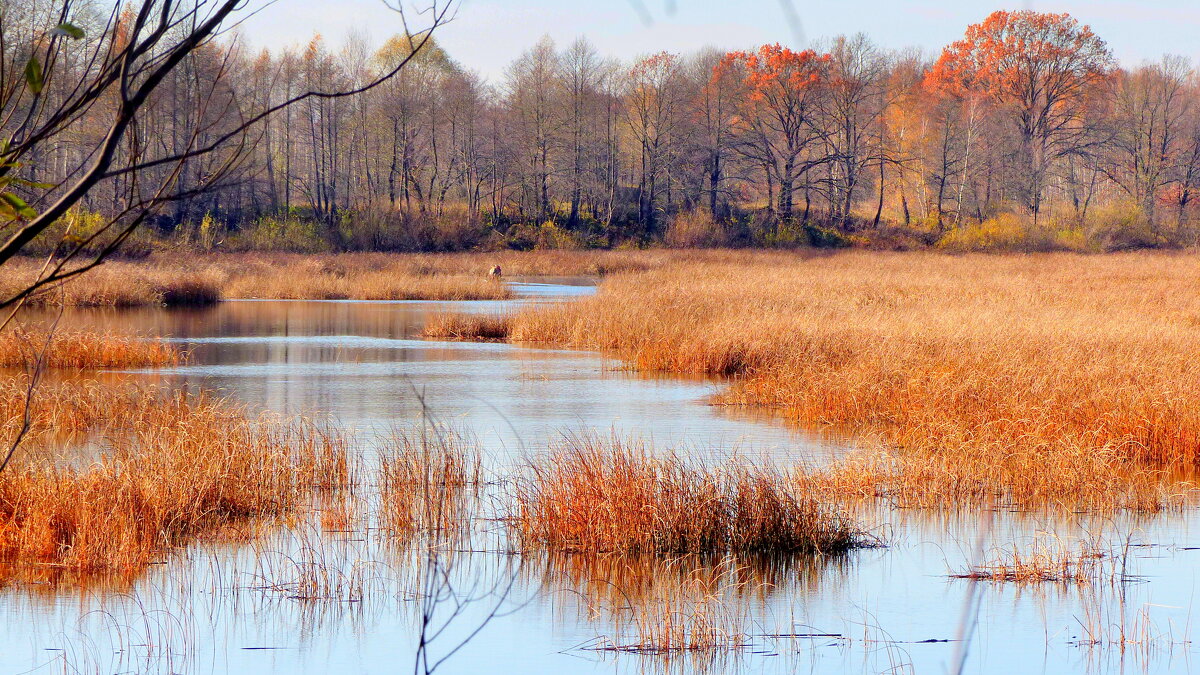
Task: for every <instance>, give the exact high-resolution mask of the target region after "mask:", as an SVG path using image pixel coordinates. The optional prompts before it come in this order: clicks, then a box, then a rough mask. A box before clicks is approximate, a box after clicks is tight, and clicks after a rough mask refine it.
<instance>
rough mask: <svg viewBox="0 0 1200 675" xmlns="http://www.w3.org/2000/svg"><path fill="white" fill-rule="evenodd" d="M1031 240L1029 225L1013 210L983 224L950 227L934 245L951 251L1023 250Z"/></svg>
mask: <svg viewBox="0 0 1200 675" xmlns="http://www.w3.org/2000/svg"><path fill="white" fill-rule="evenodd" d="M1030 243H1031V237H1030V231H1029V226H1028V225H1027V224H1026V223H1025V221H1024V219H1022V218H1021V217H1020V216H1018V215H1016V214H1014V213H1001V214H999V215H997V216H995V217H992V218H988V219H987V220H985V221H983V222H980V223H972V224H968V225H961V226H959V227H956V228H954V229H951V230H949V231H948V232H946V233H945V234H943V235H942V236H941V238H940V239H938V241H937V243H936V244H935V246H937V248H941V249H946V250H948V251H961V252H967V251H1024V250H1029V248H1030Z"/></svg>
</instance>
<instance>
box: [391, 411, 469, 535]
mask: <svg viewBox="0 0 1200 675" xmlns="http://www.w3.org/2000/svg"><path fill="white" fill-rule="evenodd" d="M379 452H380V454H379V472H380V476H381V481H380V483H381V507H380V516H381V521H382V523H383V524H384V526H385V527H387V528H388V529H390V530H391V532H392V533H393V534H394V535H395V536H396V537H398V538H400V539H402V540H406V539H409V538H411V537H413V536H414V535H417V534H425V535H428V536H430V537H432V538H433V539H436V540H451V539H459V538H461V537H462V536H465V535H466V533H467V532H469V526H470V520H471V517H472V513H473V508H472V507H473V506H474V503H475V501H476V499H477V498H478V496H479V491H480V488H481V486H482V478H481V476H482V459H481V457H482V454H481V451H480V448H479V444H478V442H477V441H476V440H474V439H472V438H470V437H469V436H467V435H465V434H461V433H456V432H454V431H453V430H450V429H446V428H442V427H414V428H411V429H397V430H393V431H392V433H390V434H388V435H387V436H385V437H384V438H382V439H381V441H380V444H379Z"/></svg>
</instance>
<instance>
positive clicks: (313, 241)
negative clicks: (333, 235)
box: [224, 212, 331, 253]
mask: <svg viewBox="0 0 1200 675" xmlns="http://www.w3.org/2000/svg"><path fill="white" fill-rule="evenodd" d="M324 229H325V227H324V225H323V224H321V223H320V222H318V221H317V220H316V219H315V218H305V217H302V216H300V215H299V214H298V213H296V212H285V213H281V214H276V215H269V216H263V217H261V218H259V219H257V220H255V221H254V222H252V223H250V224H249V225H247V226H245V227H243V228H242V229H241V230H239V231H238V232H237V234H235V235H233V236H231V237H229V238H228V239H227V240H226V242H225V245H224V248H225V249H227V250H230V251H288V252H291V253H326V252H328V251H329V250H330V248H331V247H330V245H329V241H328V240H327V239H326V238H325V237H324V236H323V235H324Z"/></svg>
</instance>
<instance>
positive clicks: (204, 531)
mask: <svg viewBox="0 0 1200 675" xmlns="http://www.w3.org/2000/svg"><path fill="white" fill-rule="evenodd" d="M105 394H106V389H105V388H104V387H100V386H97V387H92V388H84V389H82V390H78V391H75V392H73V393H72V399H71V400H72V402H73V403H75V404H84V405H87V406H89V410H92V411H95V410H97V409H98V410H101V411H102V412H101V413H100V414H97V415H95V417H94V418H93V419H90V420H88V422H89V423H90V424H91V425H93V426H96V427H100V428H102V429H103V431H102V432H101V434H100V435H101V438H100V440H99V442H98V444H97V445H98V447H99V448H100V452H99V454H97V455H95V456H92V457H88V456H86V455H85V456H82V457H81V456H66V457H64V456H62V455H59V454H56V453H54V452H53V451H51V450H49V449H46V448H41V449H37V450H34V449H32V448H27V449H22V451H21V453H20V454H19V456H18V458H17V461H15V462H14V464H13V465H12V466H10V467H9V468H8V469H7V470H6V471H5V472H4V473H3V474H0V558H2V559H4V560H5V561H7V562H10V563H14V564H20V565H50V566H57V567H63V568H69V569H74V570H79V571H81V572H92V571H95V572H118V573H122V574H133V573H136V572H138V571H140V570H141V569H142V568H144V567H145V566H146V565H147V564H149V563H151V562H154V561H156V560H160V559H162V558H163V557H164V556H167V555H169V554H170V552H171V551H172V550H173V549H174V548H176V547H179V546H183V545H186V544H187V543H189V542H191V541H193V540H195V539H197V538H201V537H205V536H213V535H216V534H220V535H222V536H225V535H229V536H243V535H245V534H246V533H247V532H249V531H252V529H253V528H254V527H255V526H257V525H258V524H260V523H261V522H263V521H264V520H268V519H273V518H277V517H280V516H283V515H285V514H286V513H288V512H289V511H290V510H291V509H293V508H295V507H296V506H297V505H298V504H300V503H301V497H302V496H303V495H304V494H305V493H306V492H307V491H309V490H311V489H313V488H315V487H318V486H321V485H325V484H328V483H330V482H332V481H335V480H339V479H340V470H339V469H338V467H339V466H341V465H342V464H343V462H341V461H338V460H337V459H335V458H334V457H335V456H336V455H337V454H339V453H343V452H344V451H345V446H344V444H343V443H342V442H341V440H340V439H339V437H337V435H336V434H335V432H333V431H331V430H329V429H325V428H322V427H321V425H316V424H314V423H312V422H308V421H304V420H279V419H273V418H269V417H262V418H250V417H247V415H246V413H245V411H244V410H243V409H241V408H239V407H236V406H233V405H231V404H229V403H227V402H224V401H221V400H218V399H213V398H211V397H208V396H205V395H202V394H201V395H189V394H186V393H182V392H177V393H174V394H171V395H166V396H164V395H162V394H160V393H158V392H155V391H153V390H146V389H130V390H127V391H124V392H122V393H121V396H122V397H123V398H122V399H121V404H122V405H121V406H120V407H117V408H115V409H114V408H113V407H112V406H111V404H112V403H113V399H111V398H108V397H106V396H105ZM96 399H98V400H96ZM124 413H133V414H131V415H130V416H129V417H127V418H122V417H120V415H122V414H124ZM106 421H111V422H112V423H111V424H106V423H105V422H106Z"/></svg>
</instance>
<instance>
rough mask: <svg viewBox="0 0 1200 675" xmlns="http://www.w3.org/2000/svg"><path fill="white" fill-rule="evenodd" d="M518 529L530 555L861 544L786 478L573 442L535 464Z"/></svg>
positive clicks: (829, 548) (621, 445) (605, 443)
mask: <svg viewBox="0 0 1200 675" xmlns="http://www.w3.org/2000/svg"><path fill="white" fill-rule="evenodd" d="M530 474H531V475H530V477H529V478H528V479H527V480H526V481H525V482H524V483H523V484H522V485H521V486H520V488H519V489H518V491H517V494H516V512H515V516H514V521H513V524H514V527H515V532H516V534H517V537H518V539H519V540H520V542H521V544H522V545H523V546H524V547H526V548H537V547H544V548H548V549H551V550H559V551H567V552H579V553H630V554H682V553H730V552H732V553H768V554H770V553H839V552H842V551H845V550H847V549H849V548H852V547H854V546H857V545H860V544H862V543H865V539H864V538H863V537H862V536H861V535H860V533H859V532H858V531H857V530H856V529H855V528H854V526H853V525H852V524H851V523H850V522H849V521H848V520H847V519H846V518H845V517H843V516H842V515H840V514H839V513H836V512H834V511H832V510H830V509H828V508H825V507H824V506H822V505H821V504H818V503H817V502H816V501H815V500H814V499H812V498H811V497H809V496H808V495H805V494H802V493H799V492H797V491H796V490H795V489H794V486H793V485H792V484H791V483H790V482H789V481H788V480H787V479H786V478H785V477H784V476H783V475H782V474H779V473H776V472H774V471H771V470H769V469H766V468H762V467H755V466H751V465H748V464H738V465H732V466H724V467H718V468H707V467H703V466H699V465H694V464H689V463H688V462H686V461H685V460H684V459H682V458H681V457H679V456H678V455H675V454H666V455H661V456H654V455H652V454H651V453H650V451H649V449H648V448H646V447H644V446H641V445H637V444H629V443H626V442H623V441H621V440H619V439H603V438H600V437H596V436H583V437H573V438H569V439H568V440H567V441H565V445H564V447H562V448H560V449H559V450H558V452H557V453H556V454H554V455H553V456H552V457H550V458H549V460H548V461H538V462H535V463H532V464H531V466H530Z"/></svg>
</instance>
